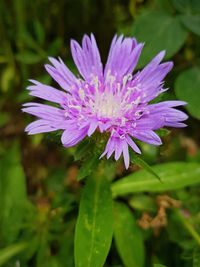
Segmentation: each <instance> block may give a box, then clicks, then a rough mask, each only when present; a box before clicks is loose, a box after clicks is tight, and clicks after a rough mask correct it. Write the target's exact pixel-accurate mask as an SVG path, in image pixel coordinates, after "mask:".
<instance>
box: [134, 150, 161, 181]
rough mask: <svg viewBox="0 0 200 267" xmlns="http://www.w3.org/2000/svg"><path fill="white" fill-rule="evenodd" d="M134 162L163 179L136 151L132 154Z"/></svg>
mask: <svg viewBox="0 0 200 267" xmlns="http://www.w3.org/2000/svg"><path fill="white" fill-rule="evenodd" d="M131 158H132V161H133V163H135V164H136V165H138V166H140V167H142V168H143V169H145V170H147V171H148V172H149V173H151V174H152V175H154V176H155V177H156V178H157V179H158V180H160V181H161V178H160V176H159V175H158V174H157V173H156V172H155V171H154V169H153V168H152V167H151V166H150V165H149V164H148V163H147V162H145V161H144V160H143V159H142V158H141V157H138V156H137V155H136V154H135V153H134V154H133V153H132V155H131Z"/></svg>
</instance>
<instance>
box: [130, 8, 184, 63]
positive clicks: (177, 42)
mask: <svg viewBox="0 0 200 267" xmlns="http://www.w3.org/2000/svg"><path fill="white" fill-rule="evenodd" d="M132 35H133V36H135V37H136V38H137V39H138V40H139V41H142V42H145V47H144V49H143V51H142V54H141V59H140V61H139V67H142V66H144V65H145V64H146V63H147V62H148V61H150V60H151V59H152V58H153V57H154V56H155V55H156V54H157V53H159V52H160V51H161V50H166V58H170V57H172V56H173V55H174V54H176V52H177V51H178V50H179V49H180V48H181V47H182V45H183V44H184V42H185V39H186V37H187V32H186V31H185V29H184V28H183V27H182V25H181V24H180V21H179V19H178V18H177V17H173V16H171V15H170V14H167V13H164V12H158V11H151V12H148V13H145V14H143V15H141V16H139V17H138V18H137V19H136V21H135V23H134V25H133V29H132Z"/></svg>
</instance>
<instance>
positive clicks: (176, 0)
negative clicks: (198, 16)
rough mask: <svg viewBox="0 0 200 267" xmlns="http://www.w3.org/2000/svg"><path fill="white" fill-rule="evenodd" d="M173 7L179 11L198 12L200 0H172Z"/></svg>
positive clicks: (199, 10)
mask: <svg viewBox="0 0 200 267" xmlns="http://www.w3.org/2000/svg"><path fill="white" fill-rule="evenodd" d="M172 3H173V5H174V7H175V8H176V9H177V10H178V11H179V12H181V13H186V14H190V13H199V12H200V1H199V0H173V1H172Z"/></svg>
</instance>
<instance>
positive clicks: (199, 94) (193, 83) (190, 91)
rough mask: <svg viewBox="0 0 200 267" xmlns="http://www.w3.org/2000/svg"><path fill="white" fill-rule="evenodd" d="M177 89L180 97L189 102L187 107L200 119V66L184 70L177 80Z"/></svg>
mask: <svg viewBox="0 0 200 267" xmlns="http://www.w3.org/2000/svg"><path fill="white" fill-rule="evenodd" d="M175 91H176V95H177V97H178V98H179V99H181V100H184V101H186V102H187V103H188V105H186V109H187V110H188V111H189V112H190V114H191V115H192V116H194V117H195V118H197V119H200V109H199V99H200V67H194V68H191V69H188V70H186V71H184V72H182V73H181V74H180V75H179V76H178V78H177V80H176V82H175Z"/></svg>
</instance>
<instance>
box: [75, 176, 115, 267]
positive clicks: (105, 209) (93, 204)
mask: <svg viewBox="0 0 200 267" xmlns="http://www.w3.org/2000/svg"><path fill="white" fill-rule="evenodd" d="M112 234H113V212H112V196H111V191H110V183H109V182H108V180H107V178H106V177H105V176H102V177H98V176H95V177H89V178H88V179H87V184H86V186H85V188H84V190H83V193H82V197H81V202H80V208H79V216H78V221H77V225H76V231H75V266H76V267H86V266H87V267H94V266H95V267H102V266H103V265H104V263H105V260H106V257H107V254H108V251H109V248H110V245H111V240H112Z"/></svg>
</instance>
